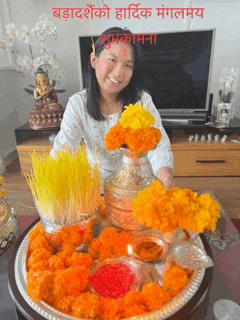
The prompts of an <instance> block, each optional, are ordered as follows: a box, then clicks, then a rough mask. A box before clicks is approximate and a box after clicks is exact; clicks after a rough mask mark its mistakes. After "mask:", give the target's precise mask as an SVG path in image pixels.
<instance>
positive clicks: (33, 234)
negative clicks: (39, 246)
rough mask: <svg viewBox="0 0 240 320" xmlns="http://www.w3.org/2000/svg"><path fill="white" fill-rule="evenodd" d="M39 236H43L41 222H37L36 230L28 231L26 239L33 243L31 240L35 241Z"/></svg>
mask: <svg viewBox="0 0 240 320" xmlns="http://www.w3.org/2000/svg"><path fill="white" fill-rule="evenodd" d="M39 235H42V236H44V228H43V225H42V222H39V223H38V224H37V226H36V228H35V229H33V230H31V231H30V233H29V235H28V238H29V240H30V242H31V241H33V239H35V238H36V237H37V236H39Z"/></svg>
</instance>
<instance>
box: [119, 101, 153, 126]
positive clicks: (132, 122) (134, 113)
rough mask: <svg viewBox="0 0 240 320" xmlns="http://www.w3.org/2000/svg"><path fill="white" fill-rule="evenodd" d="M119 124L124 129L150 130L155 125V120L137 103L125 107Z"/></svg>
mask: <svg viewBox="0 0 240 320" xmlns="http://www.w3.org/2000/svg"><path fill="white" fill-rule="evenodd" d="M125 108H126V110H125V111H124V112H123V113H122V116H121V119H120V124H121V126H122V127H124V128H131V129H145V128H150V127H151V126H153V125H154V123H155V118H154V116H153V115H152V114H151V112H150V111H148V110H146V109H145V108H144V107H142V106H140V105H139V104H138V103H136V104H134V105H133V104H130V105H129V106H125Z"/></svg>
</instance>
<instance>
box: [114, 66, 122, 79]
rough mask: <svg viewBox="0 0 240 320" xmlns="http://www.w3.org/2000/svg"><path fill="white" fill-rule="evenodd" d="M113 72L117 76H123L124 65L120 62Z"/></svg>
mask: <svg viewBox="0 0 240 320" xmlns="http://www.w3.org/2000/svg"><path fill="white" fill-rule="evenodd" d="M113 74H114V76H116V77H121V76H122V74H123V67H122V65H121V64H119V63H118V64H117V65H116V66H115V68H114V69H113Z"/></svg>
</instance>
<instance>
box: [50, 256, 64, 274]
mask: <svg viewBox="0 0 240 320" xmlns="http://www.w3.org/2000/svg"><path fill="white" fill-rule="evenodd" d="M62 269H65V263H64V261H63V259H62V258H60V257H59V256H57V255H54V256H52V257H51V258H50V259H49V270H50V271H52V272H54V271H57V270H62Z"/></svg>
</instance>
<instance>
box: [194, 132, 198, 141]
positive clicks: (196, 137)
mask: <svg viewBox="0 0 240 320" xmlns="http://www.w3.org/2000/svg"><path fill="white" fill-rule="evenodd" d="M198 138H199V135H198V134H197V133H196V134H195V139H194V140H195V141H198Z"/></svg>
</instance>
